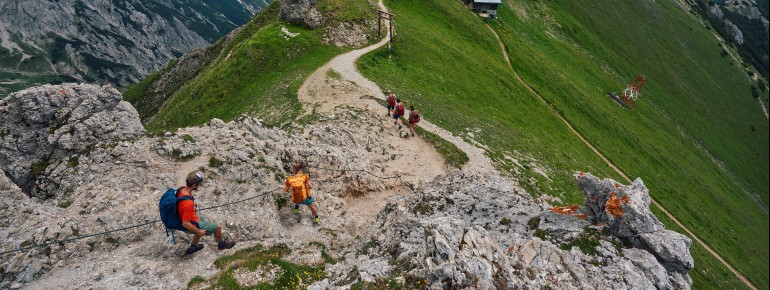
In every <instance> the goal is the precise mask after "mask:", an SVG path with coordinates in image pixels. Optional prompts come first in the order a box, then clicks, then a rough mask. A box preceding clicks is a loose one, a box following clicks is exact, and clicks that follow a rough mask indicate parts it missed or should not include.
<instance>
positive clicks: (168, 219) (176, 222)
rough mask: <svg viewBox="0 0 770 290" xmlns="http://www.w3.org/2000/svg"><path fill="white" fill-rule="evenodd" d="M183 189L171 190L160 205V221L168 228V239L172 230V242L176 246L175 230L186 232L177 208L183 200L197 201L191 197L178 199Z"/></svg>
mask: <svg viewBox="0 0 770 290" xmlns="http://www.w3.org/2000/svg"><path fill="white" fill-rule="evenodd" d="M181 189H182V188H181V187H180V188H179V189H173V188H169V189H168V190H167V191H166V193H164V194H163V195H162V196H161V197H160V204H159V205H158V207H159V208H160V220H161V221H163V225H165V226H166V237H168V230H171V240H173V241H174V244H176V237H174V230H180V231H184V230H186V229H185V228H184V227H183V226H182V220H181V219H180V218H179V212H177V210H176V206H177V204H179V202H181V201H183V200H192V201H195V199H194V198H193V197H192V196H189V195H185V196H180V197H176V195H177V193H178V192H179V190H181Z"/></svg>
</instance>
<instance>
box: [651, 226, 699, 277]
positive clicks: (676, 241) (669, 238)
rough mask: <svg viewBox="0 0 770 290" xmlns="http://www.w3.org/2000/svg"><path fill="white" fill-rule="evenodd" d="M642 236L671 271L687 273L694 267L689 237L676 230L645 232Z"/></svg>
mask: <svg viewBox="0 0 770 290" xmlns="http://www.w3.org/2000/svg"><path fill="white" fill-rule="evenodd" d="M640 237H641V240H642V243H644V245H646V246H647V248H649V249H650V250H651V251H652V253H653V254H655V256H656V257H657V258H658V259H660V260H661V261H662V262H663V266H664V267H666V269H668V270H669V271H675V272H680V273H686V272H687V271H690V270H692V268H693V267H694V262H693V258H692V256H691V255H690V245H691V244H692V241H690V239H689V238H688V237H686V236H684V235H682V234H680V233H677V232H674V231H659V232H654V233H643V234H640Z"/></svg>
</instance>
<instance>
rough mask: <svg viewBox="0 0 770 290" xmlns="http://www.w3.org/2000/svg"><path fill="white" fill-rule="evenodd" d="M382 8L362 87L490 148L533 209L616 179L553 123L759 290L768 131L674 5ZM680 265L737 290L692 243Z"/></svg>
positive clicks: (739, 82)
mask: <svg viewBox="0 0 770 290" xmlns="http://www.w3.org/2000/svg"><path fill="white" fill-rule="evenodd" d="M385 4H386V6H388V8H389V9H390V10H391V11H392V12H393V13H395V15H396V27H397V36H396V41H395V44H394V50H393V51H392V52H388V51H387V50H385V49H381V50H378V51H375V52H374V53H371V54H369V55H367V56H364V57H362V59H361V60H360V61H359V69H360V70H361V71H362V72H363V73H364V75H366V76H367V77H369V78H370V79H372V80H374V81H375V82H377V83H378V84H379V85H380V86H381V87H383V88H390V89H393V90H394V92H395V93H396V94H397V95H399V96H400V97H401V98H402V99H407V100H408V101H409V102H413V103H414V104H416V105H417V107H418V109H419V110H420V111H421V112H423V114H424V116H425V118H426V119H429V120H431V121H432V122H435V123H437V124H439V125H440V126H442V127H444V128H446V129H447V130H449V131H452V132H453V133H455V134H457V135H460V136H463V137H466V138H469V139H473V140H475V141H478V142H480V143H482V144H484V145H485V146H487V148H488V153H489V155H490V156H491V157H493V159H494V160H495V161H496V163H497V165H498V166H499V167H500V168H501V169H504V170H506V171H508V172H510V173H511V174H513V175H515V176H517V177H519V179H520V180H521V181H522V183H523V184H525V185H526V186H528V187H529V188H528V189H529V190H530V192H531V193H532V194H533V195H539V194H540V193H547V194H549V195H552V196H556V197H559V198H560V199H561V200H562V202H563V203H578V202H581V201H582V198H581V197H582V194H581V193H580V192H579V190H578V189H577V187H576V186H575V185H574V184H573V182H572V180H571V174H572V173H573V172H574V171H590V172H592V173H594V174H596V175H598V176H606V177H610V178H614V179H617V180H620V178H619V176H616V174H614V173H613V172H612V171H611V170H610V169H609V168H608V167H607V166H606V165H605V164H604V163H603V162H602V161H601V160H600V159H599V158H598V157H596V156H595V155H594V154H593V153H592V152H591V151H590V150H589V149H588V148H587V146H585V145H584V144H582V143H581V142H580V141H579V140H578V139H577V137H576V136H574V135H573V134H572V133H571V132H570V131H569V130H568V128H567V127H566V126H565V125H564V124H563V123H562V122H561V121H560V120H558V118H557V117H556V116H555V114H556V113H558V114H560V115H562V116H564V118H566V119H567V120H568V121H569V122H570V123H571V124H572V125H573V126H574V127H575V129H576V130H577V131H579V132H580V133H581V134H582V135H583V136H585V137H586V139H587V140H589V142H591V143H592V144H593V145H594V146H596V147H597V148H598V149H599V150H600V151H601V152H602V153H603V154H604V155H605V156H606V157H607V158H608V159H610V160H611V161H612V162H613V163H614V164H615V165H617V166H618V167H619V168H620V169H621V170H623V171H624V173H625V174H626V175H628V176H630V177H632V178H635V177H641V178H642V179H643V180H644V181H645V184H646V185H647V186H648V187H649V188H650V190H651V194H652V196H653V197H654V198H655V199H657V200H658V201H660V202H661V203H662V204H663V205H664V206H665V207H666V208H667V209H668V210H669V211H670V212H671V213H672V214H674V215H675V216H676V217H677V218H678V219H679V220H680V221H682V222H683V223H684V224H685V225H686V226H687V227H689V228H690V229H691V230H693V231H694V232H695V233H696V234H697V235H698V236H699V237H700V238H701V239H702V240H704V241H705V242H706V243H708V244H709V245H710V246H711V247H712V248H713V249H714V250H716V251H717V252H718V253H719V254H720V255H722V256H723V258H725V259H726V260H727V261H728V262H729V263H731V264H732V265H733V266H734V267H736V269H738V270H739V271H740V272H741V273H743V274H744V275H746V276H747V277H748V278H749V279H750V280H751V281H752V283H754V284H755V285H756V286H758V287H759V288H761V289H766V288H768V258H769V256H768V230H767V229H768V214H767V210H766V208H767V205H768V175H769V174H768V144H769V142H768V124H767V121H766V119H764V116H763V115H762V112H761V109H760V108H759V106H758V104H757V102H756V100H755V99H754V98H753V97H752V96H751V92H750V89H749V88H750V85H751V83H750V79H749V78H748V77H747V75H746V73H745V69H744V68H743V67H742V66H741V65H740V64H736V63H731V60H730V59H729V58H725V57H722V56H720V50H721V48H720V45H719V43H718V41H717V39H716V38H715V37H714V36H713V35H712V34H710V31H708V30H707V29H705V28H704V26H703V24H702V23H700V22H699V21H696V19H695V18H694V17H691V16H690V15H688V14H687V12H686V11H683V10H682V9H681V8H679V7H678V6H676V4H675V3H674V2H669V1H654V2H635V1H622V2H619V3H616V2H606V1H604V2H600V1H581V2H580V3H576V2H574V1H550V2H539V1H517V2H510V1H507V2H504V5H503V6H502V7H501V9H500V10H499V11H498V19H496V20H488V21H483V20H481V19H480V18H478V17H477V16H475V15H474V14H472V13H470V12H469V11H468V10H467V8H465V7H464V6H463V5H462V4H461V2H460V1H453V0H430V1H410V0H400V1H386V3H385ZM640 14H643V15H644V17H640V16H639V15H640ZM485 22H486V23H485ZM485 24H489V25H490V26H491V27H492V28H493V29H494V30H495V31H497V33H498V34H499V35H500V37H501V38H502V41H503V43H504V44H505V49H506V51H507V52H508V53H509V55H510V58H511V62H512V65H513V68H514V69H515V70H516V72H518V73H519V75H520V76H521V77H522V78H523V79H524V81H525V82H526V83H528V84H529V85H530V86H531V87H532V88H533V89H534V90H535V91H537V92H538V93H539V94H540V95H542V96H543V97H544V98H545V99H546V101H547V102H548V103H550V104H552V105H553V107H554V108H555V109H556V111H557V112H553V111H551V110H550V109H548V107H547V106H545V105H544V104H543V103H542V102H540V101H539V100H538V98H537V97H536V96H534V95H533V94H531V93H529V92H528V91H527V90H526V89H525V88H524V85H523V84H522V83H520V82H518V81H517V80H516V78H515V76H514V75H513V73H512V71H511V69H510V68H509V67H508V65H507V63H505V61H504V59H503V57H502V52H501V50H500V46H499V44H498V43H497V41H496V39H495V38H494V35H493V34H492V33H491V32H490V31H489V29H488V28H487V27H486V25H485ZM637 74H643V75H645V76H646V77H647V80H648V83H647V84H646V85H645V86H644V87H643V88H642V94H643V95H642V97H641V98H640V99H639V101H638V103H637V106H636V107H635V108H634V109H633V110H628V109H624V108H621V107H619V106H618V105H617V104H616V103H615V102H614V101H612V100H611V99H610V98H609V97H607V93H608V92H610V91H618V92H620V91H622V89H623V88H624V87H625V85H626V84H627V83H629V82H630V81H631V80H632V79H633V78H634V77H635V76H636V75H637ZM658 216H659V217H661V215H658ZM662 220H663V221H664V222H666V224H667V225H668V226H669V227H674V224H673V223H672V222H667V221H666V219H663V218H662ZM674 229H675V228H674ZM679 232H683V231H681V230H680V231H679ZM692 253H693V255H694V257H695V259H696V268H695V269H694V270H693V271H692V272H691V274H692V277H693V279H694V285H693V287H694V288H695V289H703V288H741V287H742V284H740V282H739V281H738V280H737V279H736V278H735V277H734V276H733V275H732V274H731V273H730V272H728V271H727V269H726V268H724V267H723V266H721V265H719V264H718V262H717V261H716V259H714V258H712V257H711V256H710V255H708V254H707V253H706V252H705V250H704V249H702V248H700V247H699V246H698V245H695V244H694V245H693V247H692Z"/></svg>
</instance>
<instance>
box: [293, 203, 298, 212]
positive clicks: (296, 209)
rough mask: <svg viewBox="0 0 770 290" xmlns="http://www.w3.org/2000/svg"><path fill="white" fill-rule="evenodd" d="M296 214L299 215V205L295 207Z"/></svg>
mask: <svg viewBox="0 0 770 290" xmlns="http://www.w3.org/2000/svg"><path fill="white" fill-rule="evenodd" d="M294 214H299V205H296V204H295V205H294Z"/></svg>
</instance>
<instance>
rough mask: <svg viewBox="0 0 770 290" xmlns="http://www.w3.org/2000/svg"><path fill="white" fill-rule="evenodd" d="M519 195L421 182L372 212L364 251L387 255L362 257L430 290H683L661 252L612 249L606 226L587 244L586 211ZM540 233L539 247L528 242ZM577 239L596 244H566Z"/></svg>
mask: <svg viewBox="0 0 770 290" xmlns="http://www.w3.org/2000/svg"><path fill="white" fill-rule="evenodd" d="M520 193H523V192H522V191H521V190H517V189H516V187H515V186H514V185H513V184H512V183H511V182H510V181H507V180H505V179H504V178H500V177H495V176H463V175H461V174H456V173H455V174H448V175H446V176H443V177H441V178H438V179H437V180H435V181H434V182H432V183H429V184H424V185H423V187H422V188H420V189H418V190H417V192H416V193H415V194H413V195H408V196H404V197H401V198H398V199H395V200H392V201H391V202H390V203H389V204H388V205H387V206H386V207H385V209H383V210H382V211H381V212H380V214H379V216H378V221H377V224H379V226H378V228H376V229H372V235H370V239H371V241H365V242H366V243H367V244H369V245H372V244H374V245H376V246H375V247H376V249H372V250H369V252H370V253H371V252H375V253H388V254H389V255H390V256H388V255H382V256H378V255H374V256H372V255H370V257H369V258H371V259H377V258H379V259H396V260H405V261H408V262H409V263H410V264H412V265H414V267H415V268H414V269H413V270H411V271H410V272H409V275H414V276H418V277H426V280H427V282H428V284H429V286H430V288H431V289H466V288H467V289H540V288H542V287H543V286H544V285H548V286H550V287H552V288H561V289H615V288H618V287H621V288H625V287H629V288H633V289H651V288H658V289H674V288H683V289H687V288H689V286H690V284H691V282H689V277H688V276H687V274H686V271H683V272H675V271H674V270H671V269H667V268H666V267H664V264H665V262H661V261H659V259H658V258H657V257H658V256H661V255H660V254H659V252H660V251H655V250H652V251H650V250H646V248H645V249H639V248H634V247H624V246H620V244H619V241H618V237H617V236H613V234H612V233H609V232H607V233H605V234H598V233H599V232H601V231H602V229H606V228H607V227H606V226H599V227H596V228H595V229H592V230H595V231H596V233H597V234H596V236H586V234H585V233H582V232H583V231H586V229H585V228H586V227H591V225H590V223H589V222H588V221H587V219H586V217H585V216H583V215H585V213H580V212H576V213H575V215H576V216H577V217H576V216H575V215H562V214H557V213H555V212H553V211H551V210H545V211H544V207H543V206H541V205H538V204H535V203H534V202H533V201H532V199H531V198H530V197H529V196H522V195H520ZM583 212H587V210H583ZM639 221H644V219H639ZM537 222H540V224H539V225H538V224H537ZM655 222H657V220H655ZM536 228H537V229H538V231H535V232H534V233H533V232H532V230H533V229H536ZM543 229H548V230H549V231H548V232H549V234H548V235H547V237H548V239H546V240H542V239H541V238H539V237H533V234H534V235H535V236H537V235H538V232H539V231H545V230H543ZM605 232H606V231H605ZM581 233H582V234H581ZM578 239H582V241H583V242H586V243H595V245H593V246H592V248H591V249H587V250H583V249H582V248H580V249H579V248H578V246H571V245H572V244H570V243H569V242H571V241H574V240H578ZM667 250H674V249H671V248H668V249H667ZM677 250H678V249H677ZM584 251H588V252H587V253H586V252H584ZM664 251H665V250H664ZM685 254H686V255H687V256H689V252H687V251H685ZM347 260H350V259H349V258H348V259H347ZM343 263H346V262H343ZM348 263H350V262H348ZM351 265H352V266H355V265H357V264H356V263H355V262H352V263H350V264H349V267H350V266H351ZM381 275H382V274H381ZM385 275H387V274H385ZM361 276H362V277H363V276H367V275H363V274H362V275H361ZM331 282H332V283H334V282H335V281H334V280H332V281H331ZM620 285H625V286H620Z"/></svg>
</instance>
